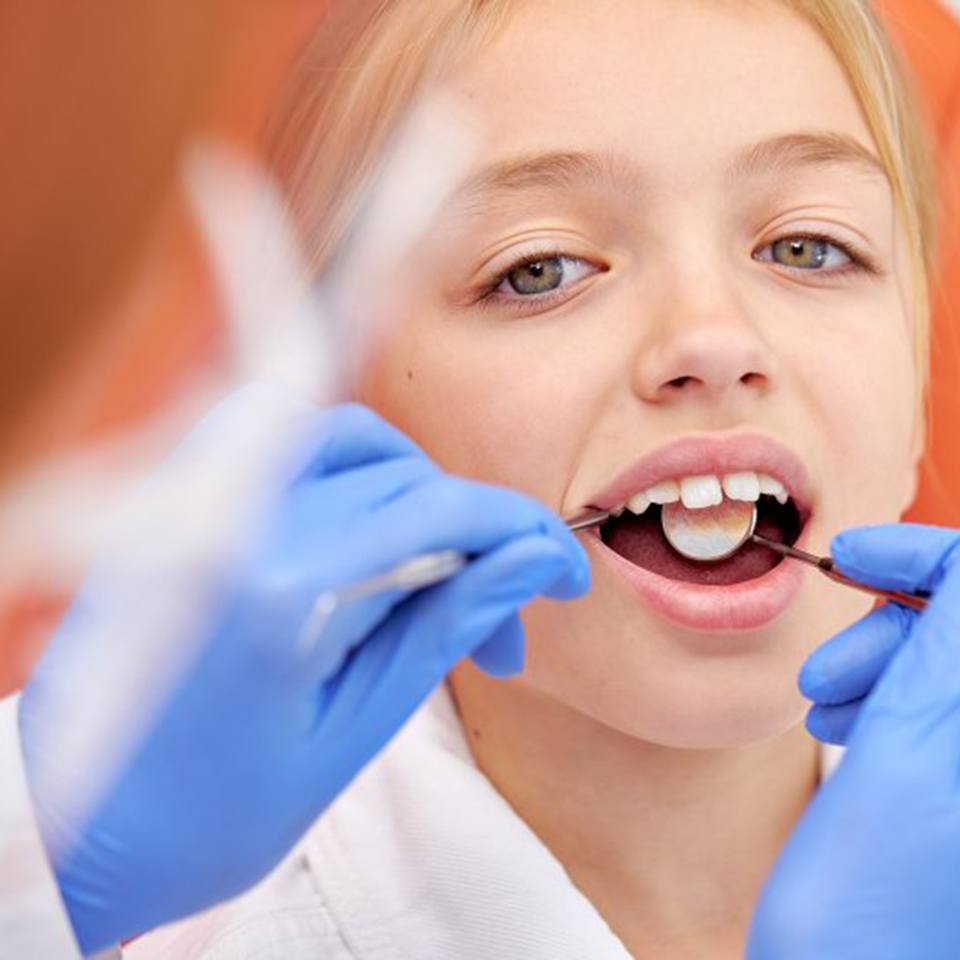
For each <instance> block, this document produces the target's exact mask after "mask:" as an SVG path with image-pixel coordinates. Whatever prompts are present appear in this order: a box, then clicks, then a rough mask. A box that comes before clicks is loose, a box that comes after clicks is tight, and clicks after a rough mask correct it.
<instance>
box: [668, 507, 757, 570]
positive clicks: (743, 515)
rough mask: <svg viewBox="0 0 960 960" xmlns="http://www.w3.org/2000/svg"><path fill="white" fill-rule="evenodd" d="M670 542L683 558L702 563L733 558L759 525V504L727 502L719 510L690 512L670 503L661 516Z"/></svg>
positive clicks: (710, 509) (706, 508) (705, 509)
mask: <svg viewBox="0 0 960 960" xmlns="http://www.w3.org/2000/svg"><path fill="white" fill-rule="evenodd" d="M660 523H661V526H662V527H663V535H664V536H665V537H666V538H667V543H669V544H670V546H671V547H673V549H674V550H676V551H677V553H679V554H680V556H681V557H686V558H687V559H688V560H695V561H697V562H698V563H716V562H717V561H719V560H726V559H727V558H728V557H732V556H733V555H734V554H735V553H736V552H737V551H738V550H739V549H740V548H741V547H742V546H743V545H744V544H745V543H746V542H747V541H748V540H749V539H750V537H751V536H753V531H754V529H755V528H756V526H757V505H756V504H755V503H753V502H751V501H749V500H727V499H726V498H725V499H724V500H723V502H722V503H720V504H718V505H717V506H715V507H704V508H703V509H699V510H688V509H687V508H686V507H685V506H684V505H683V504H682V503H681V502H679V501H678V502H676V503H667V504H664V506H663V512H662V513H661V514H660Z"/></svg>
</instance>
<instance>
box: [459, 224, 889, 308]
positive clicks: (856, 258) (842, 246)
mask: <svg viewBox="0 0 960 960" xmlns="http://www.w3.org/2000/svg"><path fill="white" fill-rule="evenodd" d="M783 240H810V241H813V242H814V243H825V244H829V245H830V246H832V247H836V248H837V249H838V250H840V251H841V252H842V253H843V254H844V255H845V256H847V257H848V258H849V259H850V263H849V264H847V265H845V266H844V267H842V268H840V269H838V270H837V269H835V270H831V271H828V272H826V273H824V274H823V276H824V278H830V279H834V278H840V279H847V278H849V277H850V276H851V275H854V274H861V273H866V274H869V275H871V276H878V275H879V274H880V270H879V268H878V267H877V265H876V264H875V263H874V262H873V260H872V259H871V258H870V257H869V256H867V254H866V253H863V252H862V251H860V250H857V249H856V248H854V247H853V246H852V245H851V244H848V243H846V242H844V241H843V240H839V239H837V238H836V237H832V236H830V235H829V234H826V233H809V232H801V233H786V234H784V235H783V236H780V237H777V238H775V239H773V240H770V241H769V242H768V243H766V244H764V246H763V247H761V248H760V249H761V250H766V249H767V248H770V247H773V246H775V245H776V244H778V243H780V242H782V241H783ZM751 256H752V258H753V259H754V260H758V258H757V256H756V254H752V255H751ZM554 259H557V260H560V259H566V260H583V261H584V262H588V263H589V261H587V260H586V258H584V257H576V256H573V255H571V254H570V253H568V252H566V251H564V250H560V249H557V248H545V249H543V250H537V251H535V252H532V253H528V254H524V256H522V257H519V258H518V259H516V260H514V261H512V262H511V263H510V264H508V265H507V266H506V267H505V268H504V269H503V270H501V271H500V272H499V273H497V275H496V276H495V277H494V278H493V279H492V280H489V281H488V282H486V283H485V284H484V285H483V287H482V288H481V290H480V293H479V296H478V297H477V299H476V301H475V303H476V305H477V306H479V307H482V308H485V309H489V308H492V307H506V308H507V309H511V310H514V311H516V312H524V311H527V310H529V309H530V308H531V307H537V308H547V307H549V306H551V305H552V304H553V303H556V302H558V301H563V300H567V299H569V296H570V295H569V293H567V290H568V289H569V288H568V287H559V288H557V289H556V290H551V291H549V292H547V293H544V294H540V295H536V294H530V295H528V296H522V295H520V294H518V295H517V296H515V297H505V296H499V295H498V294H497V290H498V289H499V288H500V286H501V285H502V284H503V283H504V281H506V280H507V278H508V277H509V276H510V274H511V273H513V271H514V270H520V269H522V268H523V267H528V266H530V265H531V264H534V263H538V262H539V261H541V260H554ZM758 262H760V263H767V262H770V263H774V265H775V266H777V267H778V268H779V269H781V270H786V271H788V272H790V273H794V274H800V275H802V276H804V277H806V278H807V279H808V280H812V281H813V282H814V283H819V282H822V280H821V279H820V278H818V277H817V274H820V273H822V271H820V270H810V269H806V268H803V267H790V266H787V265H786V264H778V263H776V261H762V260H758ZM591 265H592V266H594V267H595V268H596V272H597V273H605V272H606V271H607V270H608V269H609V268H608V267H606V266H598V265H597V264H591ZM581 282H582V281H581Z"/></svg>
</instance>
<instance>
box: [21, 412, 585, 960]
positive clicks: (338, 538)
mask: <svg viewBox="0 0 960 960" xmlns="http://www.w3.org/2000/svg"><path fill="white" fill-rule="evenodd" d="M440 549H455V550H459V551H463V552H465V553H467V554H469V555H470V556H471V558H472V559H471V562H470V563H469V564H468V565H467V566H466V567H465V568H464V569H463V570H462V571H461V572H460V573H458V574H457V575H456V576H454V577H453V578H452V579H450V580H448V581H446V582H444V583H441V584H438V585H435V586H433V587H430V588H427V589H425V590H423V591H421V592H419V593H415V594H413V595H410V596H408V595H404V594H403V593H400V592H394V593H391V594H386V595H384V594H381V595H377V596H374V597H371V598H368V599H366V600H363V601H358V602H356V603H355V604H353V605H351V606H350V607H349V608H348V609H346V610H344V611H343V614H342V615H341V616H336V617H334V619H333V620H332V621H331V623H330V626H329V629H328V630H327V631H326V632H325V633H324V634H323V635H322V637H321V642H320V643H319V644H318V645H317V646H316V648H315V649H313V650H310V651H307V652H305V651H304V650H303V649H301V647H300V646H298V642H297V641H298V637H299V636H300V633H301V630H302V627H303V625H304V623H305V622H306V621H307V619H308V616H309V615H310V612H311V609H312V607H313V605H314V602H315V600H316V598H317V597H318V595H319V594H321V593H322V592H324V591H325V590H327V589H329V588H330V587H332V586H337V585H340V584H343V583H345V582H351V581H354V580H357V579H361V578H365V577H369V576H371V575H373V574H377V573H380V572H382V571H384V570H387V569H390V568H391V567H392V566H394V565H395V564H397V563H398V562H400V561H403V560H405V559H408V558H409V557H411V556H414V555H417V554H420V553H423V552H427V551H433V550H440ZM588 579H589V568H588V565H587V561H586V558H585V556H584V554H583V551H582V550H581V548H580V546H579V544H578V543H577V542H576V540H575V539H574V538H573V537H572V535H571V534H570V533H569V531H567V529H566V527H565V525H564V524H563V523H562V522H561V521H560V520H559V518H558V517H556V516H555V515H553V514H552V513H551V512H550V511H549V510H547V509H546V508H545V507H543V506H542V505H540V504H538V503H537V502H535V501H533V500H531V499H529V498H527V497H525V496H522V495H520V494H517V493H514V492H511V491H508V490H503V489H499V488H495V487H490V486H486V485H483V484H479V483H473V482H470V481H467V480H462V479H458V478H455V477H452V476H449V475H447V474H445V473H443V472H442V471H441V470H440V469H439V468H438V467H436V466H435V465H434V464H433V463H431V462H430V461H429V460H428V459H427V458H426V457H425V456H424V454H423V453H422V452H421V451H420V450H419V449H418V448H417V447H416V446H415V445H414V444H413V443H412V442H411V441H410V440H408V439H407V438H406V437H405V436H403V435H402V434H400V433H399V432H398V431H396V430H395V429H393V428H392V427H390V426H389V425H388V424H386V423H385V422H384V421H382V420H381V419H379V418H378V417H377V416H376V415H374V414H373V413H371V412H370V411H369V410H366V409H364V408H362V407H358V406H344V407H339V408H335V409H333V410H332V411H329V412H328V413H326V414H324V415H323V421H322V423H321V428H320V429H319V430H318V432H317V441H316V445H315V449H314V450H313V453H312V458H311V462H310V465H309V467H308V468H307V469H306V470H304V471H303V472H302V474H301V475H300V477H299V479H298V480H297V481H296V482H295V483H294V484H293V485H292V487H290V488H289V489H288V490H287V492H286V494H285V495H284V496H283V497H282V498H281V500H280V502H279V503H278V504H277V505H276V509H275V510H274V511H273V513H272V515H271V516H270V519H269V523H267V524H266V525H265V528H264V532H263V534H262V536H260V537H259V538H258V539H257V540H256V542H255V543H254V544H253V546H252V548H251V549H250V550H249V551H247V552H246V553H245V555H244V559H243V561H242V562H240V563H238V565H237V567H236V569H234V570H231V571H229V576H228V577H227V578H225V582H226V590H225V594H224V597H223V600H222V603H221V604H220V606H219V607H218V609H217V612H216V615H215V617H214V626H213V627H212V629H211V631H210V635H209V637H208V638H207V640H206V642H205V643H204V645H203V649H202V653H201V654H200V656H199V657H198V658H197V660H196V662H195V663H194V664H193V665H192V667H191V668H190V670H189V671H188V672H187V674H186V676H185V677H184V679H183V680H181V682H180V683H179V684H178V686H177V688H176V690H175V693H174V695H173V696H172V698H170V699H169V701H168V702H167V703H166V704H165V706H164V707H163V709H162V710H161V711H160V713H159V715H158V716H157V717H156V718H155V720H154V723H153V725H152V727H151V729H150V730H149V731H148V733H147V736H146V737H144V738H143V739H142V740H141V741H140V742H139V745H138V746H137V748H136V750H135V751H134V753H133V755H132V757H130V759H129V760H128V762H127V763H126V764H125V765H124V767H123V769H122V771H121V773H120V775H119V778H118V779H117V781H116V782H115V783H113V784H112V786H111V788H110V789H109V791H108V792H107V794H106V796H105V798H104V800H103V802H101V803H100V804H99V806H98V808H97V809H96V810H95V812H94V815H93V816H92V818H91V819H89V820H88V821H86V822H82V823H72V822H69V816H67V817H66V819H67V822H66V823H65V822H64V820H65V814H64V811H63V810H62V809H60V806H59V804H58V801H57V798H56V797H51V796H47V795H45V794H44V793H43V792H38V787H37V784H36V783H33V782H32V786H33V788H34V794H35V796H34V799H35V804H36V808H37V813H38V819H39V822H40V825H41V829H42V831H43V833H44V836H45V837H48V838H49V837H51V836H56V837H57V838H58V839H57V841H56V844H55V845H54V846H56V847H57V848H60V847H63V837H64V835H66V836H68V838H69V843H68V844H67V846H66V848H65V849H64V850H63V852H62V853H59V854H58V855H57V856H56V858H55V863H54V868H55V872H56V876H57V879H58V882H59V886H60V890H61V892H62V895H63V899H64V902H65V904H66V908H67V911H68V913H69V916H70V919H71V922H72V925H73V929H74V931H75V932H76V936H77V938H78V941H79V943H80V946H81V948H82V949H83V951H85V952H87V953H90V952H93V951H96V950H99V949H102V948H103V947H105V946H108V945H110V944H114V943H116V942H117V941H118V940H120V939H122V938H126V937H129V936H131V935H134V934H137V933H139V932H142V931H144V930H146V929H148V928H151V927H154V926H156V925H159V924H162V923H164V922H166V921H170V920H173V919H176V918H180V917H183V916H186V915H188V914H190V913H193V912H196V911H198V910H200V909H202V908H204V907H206V906H208V905H210V904H213V903H215V902H217V901H219V900H222V899H225V898H227V897H229V896H231V895H234V894H236V893H238V892H240V891H242V890H244V889H245V888H247V887H249V886H251V885H252V884H253V883H254V882H256V881H257V880H258V879H260V878H261V877H263V876H264V875H265V874H266V873H267V872H268V871H269V870H270V869H271V868H272V867H273V866H275V865H276V864H277V862H278V861H279V860H280V859H281V858H282V857H283V856H284V854H285V853H286V852H287V851H288V850H289V849H290V848H291V846H292V845H293V844H294V843H295V841H296V840H297V839H298V838H299V837H300V836H301V834H302V833H303V832H304V831H305V830H306V829H307V828H308V827H309V826H310V824H311V822H312V821H313V820H314V819H315V818H316V817H317V816H318V815H319V814H320V813H321V812H322V811H323V810H324V808H325V807H326V806H327V805H328V804H329V803H330V802H331V801H332V800H333V798H334V797H335V796H336V795H337V794H338V793H339V792H340V791H341V790H342V789H343V788H344V787H345V786H346V785H347V784H348V783H349V782H350V781H351V779H352V778H353V777H354V776H355V775H356V773H357V772H358V771H359V770H360V769H361V768H362V767H363V766H364V764H366V763H367V762H368V761H369V760H370V759H371V758H372V757H373V756H374V755H375V754H376V753H377V752H378V751H379V750H380V749H381V748H382V747H383V746H384V745H385V744H386V743H387V741H388V740H389V739H390V738H391V737H392V736H393V734H394V733H396V731H397V730H398V729H399V728H400V726H401V725H402V724H403V723H404V721H405V720H406V719H407V718H408V717H409V715H410V714H411V713H412V712H413V710H414V709H415V708H416V707H417V706H418V705H419V704H420V703H421V701H422V700H423V699H424V698H425V697H426V696H427V695H428V694H429V693H430V692H431V691H432V690H433V689H434V688H435V687H436V686H437V684H439V683H440V682H441V681H442V680H443V678H444V677H445V675H446V674H447V672H448V671H449V670H450V669H451V667H452V666H453V665H454V664H455V663H456V662H457V661H458V660H460V659H461V658H462V657H464V656H468V655H472V656H473V657H474V658H475V659H476V660H477V662H478V663H479V664H480V665H481V666H483V667H484V668H485V669H487V670H488V671H490V672H491V673H495V674H509V673H512V672H515V671H517V670H518V669H519V668H520V666H521V664H522V660H523V631H522V627H521V625H520V621H519V619H518V617H517V611H518V609H519V608H520V607H521V606H522V605H523V604H525V603H526V602H527V601H528V600H530V599H532V598H533V597H534V596H536V595H538V594H544V593H545V594H547V595H549V596H552V597H556V598H561V599H562V598H570V597H573V596H576V595H579V594H580V593H582V592H583V591H584V590H585V589H586V587H587V583H588ZM152 586H154V587H156V588H157V589H162V588H163V585H162V584H154V585H152ZM134 599H135V598H134ZM101 601H102V598H100V597H98V595H97V593H96V581H95V580H94V581H93V583H92V586H91V587H90V588H88V590H86V591H85V592H84V593H82V594H81V596H80V597H79V598H78V599H77V601H76V603H75V605H74V608H73V610H72V611H71V613H70V614H69V615H68V617H67V618H66V620H65V621H64V624H63V626H62V627H61V629H60V631H59V634H58V635H57V636H56V638H55V640H54V642H53V644H52V646H51V648H50V649H49V651H48V653H47V654H46V656H45V658H44V659H43V661H42V662H41V664H40V667H39V669H38V671H37V673H36V675H35V676H34V678H33V680H32V681H31V683H30V685H29V687H28V688H27V690H26V692H25V693H24V696H23V698H22V704H21V725H22V738H23V750H24V755H25V759H26V769H27V773H28V777H29V778H30V779H31V781H32V780H33V771H34V770H35V769H37V768H38V767H39V766H41V765H45V766H46V767H47V768H48V769H49V766H50V761H51V758H50V757H43V756H38V755H37V749H38V748H37V745H38V744H41V743H43V742H45V741H46V738H45V736H44V733H45V731H44V725H45V724H47V723H48V722H49V716H50V714H51V711H50V708H51V704H50V702H49V696H48V692H49V690H51V689H55V687H56V683H55V682H53V681H55V679H56V673H57V671H58V670H59V669H61V667H62V666H63V664H64V662H65V660H67V659H68V658H69V657H71V655H72V652H73V651H72V650H71V645H72V644H73V643H74V639H75V638H74V636H73V635H72V629H73V624H74V623H76V622H80V623H85V624H86V625H87V626H89V623H90V618H93V620H94V622H95V621H96V618H97V617H100V616H104V617H109V615H110V611H109V610H102V609H100V604H101ZM135 639H136V638H134V637H131V638H130V640H131V642H135ZM98 679H99V678H98V677H96V676H90V677H88V678H86V680H87V682H89V683H91V684H97V683H98ZM109 693H110V691H109V690H108V689H104V690H103V695H104V697H109ZM116 720H117V723H118V724H122V723H123V722H124V718H123V717H117V718H116ZM52 759H53V761H54V763H55V764H57V763H62V764H64V765H66V766H67V767H68V768H69V765H70V764H71V762H73V761H72V758H71V757H70V756H58V757H55V758H52ZM83 773H84V772H83V771H75V770H70V769H67V770H66V771H65V774H66V775H65V777H64V781H65V782H70V779H71V777H77V776H79V777H82V776H83ZM41 782H42V778H41Z"/></svg>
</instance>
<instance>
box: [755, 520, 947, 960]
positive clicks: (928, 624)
mask: <svg viewBox="0 0 960 960" xmlns="http://www.w3.org/2000/svg"><path fill="white" fill-rule="evenodd" d="M831 554H832V556H833V557H834V559H835V561H836V562H837V564H838V565H839V567H840V569H841V570H842V571H843V572H844V573H846V574H849V575H850V576H853V577H856V578H857V579H859V580H863V581H865V582H867V583H870V584H873V585H875V586H879V587H884V588H889V589H896V590H903V591H908V592H915V591H918V590H926V591H930V592H932V593H933V594H934V596H933V599H932V601H931V602H930V605H929V606H928V608H927V610H926V611H924V612H923V613H915V612H913V611H907V610H903V609H899V608H894V607H892V605H890V604H888V605H886V606H884V607H881V608H879V609H877V610H875V611H873V612H872V613H870V614H869V615H868V616H867V617H865V618H864V619H863V620H861V621H860V622H859V623H858V624H856V625H855V626H854V627H852V628H850V629H849V630H847V631H845V632H844V633H843V634H840V635H839V636H838V637H836V638H834V640H832V641H830V642H829V643H828V644H827V645H826V646H825V647H822V648H820V649H819V650H818V651H816V652H815V653H814V654H813V656H812V657H811V658H810V660H809V661H808V663H807V664H806V665H805V667H804V671H803V674H802V685H803V688H804V690H805V691H807V692H808V695H810V694H812V695H815V696H816V698H817V699H818V701H820V703H821V704H822V705H821V706H818V707H815V708H814V709H815V710H817V711H818V712H817V713H816V714H814V716H813V719H812V723H811V727H812V728H813V729H814V730H815V731H816V730H818V729H820V730H823V731H825V732H826V733H827V734H828V735H829V737H830V739H842V738H846V739H847V751H846V754H845V756H844V758H843V760H842V762H841V764H840V766H839V767H838V768H837V770H836V771H835V772H834V774H833V775H832V776H831V777H830V779H828V780H827V782H826V783H825V784H823V785H822V786H821V787H820V789H819V790H818V792H817V794H816V796H815V797H814V799H813V801H812V802H811V804H810V806H809V807H808V808H807V810H806V811H805V812H804V815H803V816H802V818H801V819H800V822H799V823H798V825H797V827H796V829H795V830H794V832H793V834H792V836H791V837H790V839H789V841H788V842H787V844H786V846H785V848H784V849H783V851H782V852H781V855H780V857H779V859H778V861H777V863H776V865H775V867H774V869H773V871H772V873H771V875H770V877H769V879H768V881H767V884H766V887H765V888H764V891H763V894H762V896H761V899H760V902H759V904H758V907H757V910H756V913H755V915H754V922H753V928H752V931H751V937H750V943H749V947H748V951H747V957H748V960H794V958H796V960H800V958H802V960H811V958H823V957H829V958H830V960H860V958H862V960H884V958H890V960H931V958H937V960H940V958H946V957H955V956H958V955H960V881H958V878H960V778H958V776H957V762H958V757H960V534H958V533H957V532H956V531H953V530H944V529H938V528H933V527H924V526H919V525H906V524H903V525H889V526H878V527H867V528H861V529H857V530H850V531H847V532H845V533H842V534H840V535H839V536H838V537H837V538H835V539H834V541H833V543H832V545H831ZM844 704H846V706H844Z"/></svg>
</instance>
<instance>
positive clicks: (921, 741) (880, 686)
mask: <svg viewBox="0 0 960 960" xmlns="http://www.w3.org/2000/svg"><path fill="white" fill-rule="evenodd" d="M958 664H960V575H958V574H957V573H956V571H952V573H951V574H950V575H948V577H947V578H946V579H945V580H944V581H943V582H942V583H941V584H940V586H939V587H938V588H937V590H936V593H935V594H934V596H933V598H932V600H931V601H930V604H929V606H928V607H927V609H926V610H925V611H924V612H923V613H921V614H920V615H919V616H917V617H916V623H915V625H914V628H913V630H912V631H911V634H910V638H909V641H908V642H907V643H904V644H903V645H902V646H901V648H900V650H899V651H898V652H897V653H896V654H895V655H894V657H893V660H892V661H891V663H890V665H889V667H888V668H887V669H886V671H885V672H884V673H883V674H882V675H881V676H880V678H879V679H878V680H877V682H876V684H875V685H874V688H873V692H872V693H871V695H870V696H869V697H868V698H867V702H866V704H865V705H864V708H863V713H862V717H863V719H862V721H861V723H859V724H858V727H857V731H856V736H857V737H859V736H860V734H861V732H862V734H863V736H877V737H878V738H879V740H880V741H883V742H887V741H890V742H893V743H896V744H898V745H899V746H898V747H897V748H896V749H900V750H903V751H906V752H907V753H909V754H911V755H915V756H916V755H919V754H920V752H922V751H924V750H927V749H931V750H932V751H933V754H932V757H933V759H934V762H933V763H932V764H930V765H929V766H930V769H931V772H932V773H934V772H937V771H939V772H940V773H942V774H943V775H946V773H947V770H948V768H949V771H950V775H951V776H953V775H954V774H953V772H952V771H953V768H954V766H955V762H954V759H953V758H954V757H955V755H956V749H957V744H958V743H960V669H958ZM947 758H949V762H947Z"/></svg>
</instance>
